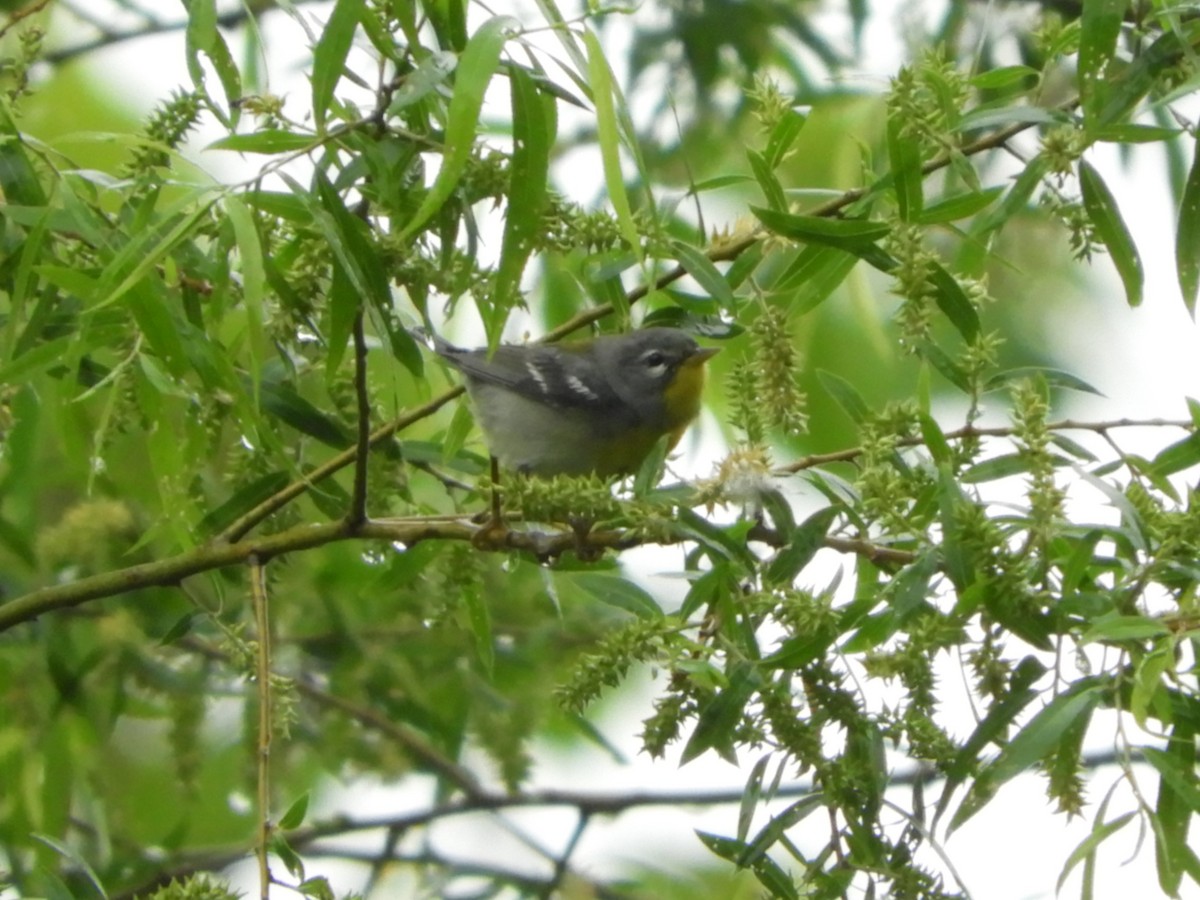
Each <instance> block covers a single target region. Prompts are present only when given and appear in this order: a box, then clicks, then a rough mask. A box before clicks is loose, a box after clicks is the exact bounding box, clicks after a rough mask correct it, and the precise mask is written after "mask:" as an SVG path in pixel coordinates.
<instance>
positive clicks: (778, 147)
mask: <svg viewBox="0 0 1200 900" xmlns="http://www.w3.org/2000/svg"><path fill="white" fill-rule="evenodd" d="M807 121H808V116H806V115H805V114H804V113H801V112H797V111H796V110H794V109H789V110H787V111H785V112H784V113H783V115H781V116H780V117H779V121H778V122H776V123H775V127H774V128H772V129H771V136H770V137H769V138H767V146H766V149H765V150H764V151H763V159H764V161H765V162H766V164H767V167H768V168H770V169H771V170H775V169H777V168H779V166H780V164H781V163H782V162H783V161H784V160H785V159H786V158H787V155H788V151H789V150H791V149H792V145H793V144H794V143H795V142H796V138H797V137H799V136H800V131H801V129H803V128H804V124H805V123H806V122H807ZM785 208H786V207H785Z"/></svg>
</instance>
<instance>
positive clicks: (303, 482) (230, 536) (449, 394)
mask: <svg viewBox="0 0 1200 900" xmlns="http://www.w3.org/2000/svg"><path fill="white" fill-rule="evenodd" d="M463 390H464V388H463V387H462V386H461V385H459V386H458V387H454V388H451V389H450V390H448V391H445V392H444V393H442V394H439V395H438V396H436V397H434V398H433V399H432V400H430V401H429V402H428V403H423V404H421V405H420V406H417V407H414V408H413V409H410V410H408V411H407V412H405V413H402V414H401V415H400V416H399V417H397V418H396V419H393V420H392V421H391V422H388V423H387V424H386V425H381V426H380V427H379V428H376V429H375V430H374V431H372V432H371V436H370V439H369V443H370V445H371V446H372V447H374V446H376V445H377V444H380V443H382V442H383V441H386V440H387V439H388V438H390V437H391V436H392V435H394V434H395V433H396V432H397V431H402V430H403V429H405V428H407V427H408V426H409V425H412V424H413V423H414V422H419V421H421V420H422V419H425V418H427V417H429V416H431V415H433V414H434V413H435V412H437V411H438V410H439V409H441V408H442V407H443V406H445V405H446V404H447V403H449V402H450V401H451V400H453V399H454V398H455V397H458V396H460V395H461V394H462V393H463ZM357 456H358V448H357V447H352V448H350V449H348V450H343V451H342V452H341V453H339V454H337V455H336V456H334V457H333V458H332V459H329V460H328V461H326V462H325V463H323V464H322V465H319V466H317V467H316V468H315V469H313V470H312V471H311V472H309V473H307V474H306V475H305V476H304V477H303V478H302V479H300V480H299V481H293V482H292V483H291V484H289V485H288V486H287V487H285V488H283V489H281V490H280V491H279V492H278V493H275V494H272V495H271V496H270V497H268V498H267V499H266V500H264V501H263V502H262V503H260V504H258V506H256V507H254V509H252V510H250V511H249V512H247V513H244V514H243V515H242V516H240V517H239V518H238V519H236V520H235V521H234V522H233V523H231V524H230V525H229V526H228V527H226V529H225V530H224V531H222V532H221V533H220V534H219V535H217V536H216V537H215V538H214V539H213V542H214V543H228V542H232V541H238V540H241V539H242V537H244V536H245V534H246V533H247V532H248V531H250V529H252V528H253V527H254V526H255V525H257V524H258V523H259V522H261V521H262V520H263V519H265V518H267V516H269V515H271V514H272V513H274V512H277V511H278V510H280V509H282V508H283V507H285V506H287V504H288V503H290V502H291V501H293V500H295V499H296V498H297V497H299V496H300V495H302V494H303V493H304V492H305V491H307V490H308V489H309V488H310V487H312V486H313V485H314V484H317V483H319V482H321V481H324V480H325V479H326V478H328V477H329V476H330V475H333V474H334V473H336V472H339V471H341V470H342V469H344V468H345V467H346V466H348V465H350V464H351V463H353V462H354V460H355V459H356V458H357Z"/></svg>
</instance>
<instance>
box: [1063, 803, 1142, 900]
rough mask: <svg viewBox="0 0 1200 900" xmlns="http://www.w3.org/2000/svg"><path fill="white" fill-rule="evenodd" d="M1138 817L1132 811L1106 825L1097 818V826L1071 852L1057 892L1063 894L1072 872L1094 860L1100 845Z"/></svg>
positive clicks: (1064, 865) (1064, 866)
mask: <svg viewBox="0 0 1200 900" xmlns="http://www.w3.org/2000/svg"><path fill="white" fill-rule="evenodd" d="M1136 815H1137V812H1136V811H1135V810H1131V811H1129V812H1127V813H1125V814H1124V815H1120V816H1117V817H1116V818H1115V819H1113V820H1112V821H1110V822H1104V823H1101V822H1100V819H1099V817H1097V819H1096V824H1095V825H1094V826H1093V827H1092V830H1091V832H1089V833H1088V836H1087V837H1086V838H1084V839H1083V840H1082V841H1080V842H1079V844H1078V846H1076V847H1075V849H1074V850H1072V851H1071V855H1070V856H1068V857H1067V861H1066V862H1065V863H1064V864H1063V868H1062V872H1060V873H1059V876H1058V882H1057V884H1055V887H1054V889H1055V891H1057V892H1059V893H1062V889H1063V885H1064V884H1066V881H1067V878H1068V876H1070V874H1071V870H1072V869H1074V868H1075V867H1076V866H1077V865H1079V864H1080V863H1081V862H1083V861H1084V860H1085V859H1092V858H1094V857H1095V854H1096V850H1097V849H1098V848H1099V847H1100V845H1101V844H1103V843H1104V842H1105V841H1106V840H1108V839H1109V838H1110V837H1112V836H1113V835H1114V834H1116V833H1117V832H1118V831H1120V830H1121V829H1122V828H1124V827H1125V826H1126V825H1128V824H1129V823H1130V822H1132V821H1133V819H1134V817H1135V816H1136Z"/></svg>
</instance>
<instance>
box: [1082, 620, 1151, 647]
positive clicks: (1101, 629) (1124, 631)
mask: <svg viewBox="0 0 1200 900" xmlns="http://www.w3.org/2000/svg"><path fill="white" fill-rule="evenodd" d="M1170 633H1171V631H1170V629H1169V628H1167V626H1166V625H1165V624H1164V623H1163V622H1162V620H1161V619H1154V618H1151V617H1150V616H1123V615H1118V614H1116V613H1113V614H1111V615H1107V616H1101V617H1100V618H1098V619H1093V620H1092V623H1091V626H1090V627H1089V628H1088V630H1087V631H1085V632H1084V633H1083V637H1081V638H1080V643H1081V644H1091V643H1093V642H1095V641H1140V640H1145V639H1147V638H1158V637H1166V636H1167V635H1169V634H1170Z"/></svg>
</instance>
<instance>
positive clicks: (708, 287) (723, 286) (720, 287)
mask: <svg viewBox="0 0 1200 900" xmlns="http://www.w3.org/2000/svg"><path fill="white" fill-rule="evenodd" d="M670 246H671V252H672V253H673V254H674V255H675V258H676V259H678V260H679V264H680V265H681V266H683V268H684V269H686V270H687V273H688V274H689V275H691V276H692V277H693V278H694V279H696V282H697V283H698V284H699V285H700V287H702V288H704V290H705V291H706V292H707V293H708V295H709V296H710V297H712V298H713V299H714V300H716V301H717V303H719V304H720V305H721V307H722V308H723V309H726V310H732V309H733V308H734V307H735V306H736V304H737V300H736V299H735V298H734V296H733V291H732V290H731V289H730V287H729V282H727V281H726V280H725V276H724V275H722V274H721V273H720V271H719V270H718V269H717V267H716V266H715V265H713V262H712V260H711V259H709V258H708V257H707V256H705V255H704V254H703V253H701V252H700V251H699V250H697V249H696V248H695V247H693V246H691V245H690V244H685V243H684V242H683V241H675V240H673V241H671V244H670Z"/></svg>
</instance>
